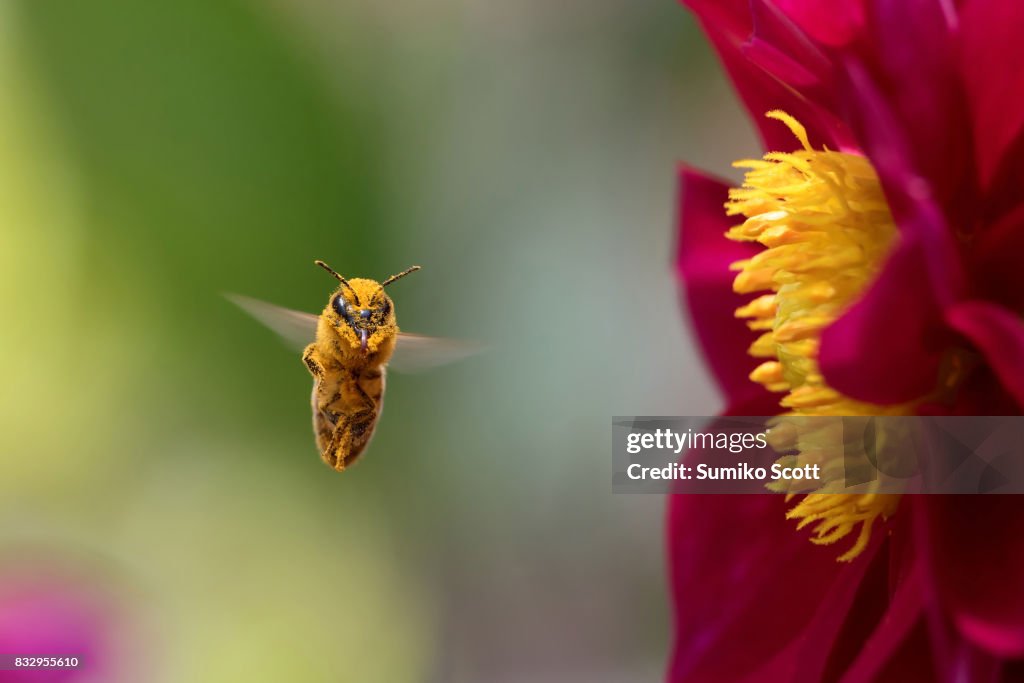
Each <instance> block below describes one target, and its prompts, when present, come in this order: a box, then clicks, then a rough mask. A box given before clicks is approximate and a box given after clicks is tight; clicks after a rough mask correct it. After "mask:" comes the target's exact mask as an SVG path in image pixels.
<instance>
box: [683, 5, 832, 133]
mask: <svg viewBox="0 0 1024 683" xmlns="http://www.w3.org/2000/svg"><path fill="white" fill-rule="evenodd" d="M684 3H685V4H686V5H688V6H689V7H690V8H691V9H692V10H693V11H694V13H695V14H696V15H697V17H698V19H699V20H700V23H701V26H702V28H703V29H704V32H705V33H706V34H707V35H708V38H709V39H710V40H711V43H712V44H713V45H714V46H715V49H716V50H717V52H718V56H719V58H720V59H721V60H722V64H723V65H724V66H725V70H726V72H728V74H729V78H730V79H731V80H732V82H733V86H734V87H735V88H736V91H737V94H738V95H739V97H740V99H741V100H742V101H743V103H744V105H745V106H746V109H747V111H748V112H750V115H751V118H752V119H753V123H754V125H755V126H756V127H757V129H758V132H759V133H760V135H761V139H762V140H763V142H764V146H765V149H767V150H774V151H791V150H793V149H795V148H796V144H795V141H794V139H793V135H792V134H791V133H790V132H789V130H788V129H787V128H786V127H785V126H780V125H779V124H778V122H776V121H771V120H769V119H767V118H765V116H764V114H765V113H766V112H769V111H771V110H773V109H783V110H785V111H787V112H789V113H790V114H792V115H793V116H795V117H796V118H797V119H799V120H800V121H801V122H802V123H803V124H804V125H805V126H806V127H807V130H808V133H809V135H810V136H811V141H812V143H813V144H816V145H820V144H826V145H829V146H830V147H832V148H833V149H838V148H840V147H847V146H848V144H847V143H848V141H849V137H848V134H846V133H845V132H844V131H843V130H842V127H841V126H840V124H839V123H838V121H837V119H836V118H835V117H834V116H832V115H830V114H829V112H827V111H826V110H825V109H823V108H822V107H821V106H820V105H819V104H816V103H814V102H811V101H809V100H808V99H807V98H806V97H804V95H802V94H800V93H798V92H797V91H796V90H794V89H793V88H792V87H791V85H790V84H786V83H784V82H783V80H779V79H780V78H783V79H784V77H785V76H786V75H787V74H786V73H784V74H781V75H776V74H772V73H769V72H768V71H766V70H765V67H767V68H771V67H772V66H773V64H772V63H771V61H770V59H771V58H773V57H774V56H778V55H779V52H778V48H779V47H780V46H778V45H776V46H774V47H775V48H776V51H775V52H773V51H771V50H768V52H767V55H766V57H765V59H766V61H765V62H764V63H763V64H761V65H758V64H755V63H754V62H752V61H751V60H750V59H749V58H748V57H747V55H746V54H744V49H745V46H746V45H747V43H748V40H749V39H750V38H751V35H752V32H753V30H754V23H753V17H752V15H751V11H750V6H749V5H748V3H747V2H745V1H744V2H737V1H736V0H729V1H727V2H722V1H721V0H684ZM760 49H761V48H760V47H759V46H758V45H757V44H755V45H754V51H755V54H758V55H759V56H760V54H761V53H760V52H759V50H760ZM801 54H804V53H801ZM788 57H789V58H790V60H792V59H794V58H795V56H794V55H788ZM776 65H777V64H776ZM805 66H807V65H806V64H805ZM788 75H790V76H792V72H788Z"/></svg>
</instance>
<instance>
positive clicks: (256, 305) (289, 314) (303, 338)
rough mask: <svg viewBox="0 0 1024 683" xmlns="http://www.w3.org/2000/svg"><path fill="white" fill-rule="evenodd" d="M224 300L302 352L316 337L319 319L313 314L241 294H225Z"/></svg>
mask: <svg viewBox="0 0 1024 683" xmlns="http://www.w3.org/2000/svg"><path fill="white" fill-rule="evenodd" d="M224 298H226V299H227V300H228V301H230V302H231V303H233V304H235V305H236V306H238V307H239V308H241V309H242V310H243V311H245V312H246V313H248V314H249V315H251V316H252V317H254V318H256V320H258V321H260V322H261V323H263V324H264V325H266V326H267V327H269V328H270V329H271V330H273V331H274V332H277V334H278V335H279V336H280V337H281V339H283V340H284V342H285V343H286V344H287V345H288V346H291V347H294V348H296V349H298V350H300V351H301V350H302V349H304V348H306V345H307V344H309V343H310V342H311V341H313V339H314V338H315V337H316V325H317V321H318V320H319V318H318V316H315V315H313V314H312V313H303V312H302V311H293V310H291V309H289V308H283V307H281V306H275V305H274V304H268V303H267V302H266V301H259V300H258V299H250V298H249V297H247V296H242V295H241V294H231V293H225V294H224Z"/></svg>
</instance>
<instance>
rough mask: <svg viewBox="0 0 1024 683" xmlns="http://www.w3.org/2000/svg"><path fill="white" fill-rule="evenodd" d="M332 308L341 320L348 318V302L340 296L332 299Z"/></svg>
mask: <svg viewBox="0 0 1024 683" xmlns="http://www.w3.org/2000/svg"><path fill="white" fill-rule="evenodd" d="M331 305H332V306H333V307H334V312H335V313H337V314H338V315H340V316H341V317H342V318H348V302H347V301H345V297H343V296H342V295H341V294H339V295H338V296H336V297H334V301H333V302H331Z"/></svg>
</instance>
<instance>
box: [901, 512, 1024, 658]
mask: <svg viewBox="0 0 1024 683" xmlns="http://www.w3.org/2000/svg"><path fill="white" fill-rule="evenodd" d="M922 499H923V500H922V501H921V504H922V505H923V507H924V509H925V511H926V513H927V516H926V523H927V525H926V527H925V532H926V534H927V539H926V541H927V546H928V549H929V552H930V558H929V559H930V561H931V568H932V571H933V572H934V574H935V577H936V586H937V590H938V591H939V597H940V598H941V599H942V601H943V604H944V605H945V607H946V610H947V611H948V613H949V614H950V616H951V618H952V619H953V621H954V623H955V624H956V626H957V628H958V629H959V630H960V632H961V633H962V634H963V635H964V637H966V638H967V639H969V640H970V641H972V642H973V643H975V644H976V645H977V646H978V647H980V648H982V649H984V650H986V651H988V652H990V653H994V654H996V655H1000V656H1002V657H1005V658H1016V657H1021V656H1024V582H1022V579H1021V577H1024V507H1022V506H1021V498H1020V497H1018V496H1001V495H975V496H922Z"/></svg>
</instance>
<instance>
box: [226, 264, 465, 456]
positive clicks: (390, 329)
mask: <svg viewBox="0 0 1024 683" xmlns="http://www.w3.org/2000/svg"><path fill="white" fill-rule="evenodd" d="M315 263H316V265H318V266H320V267H321V268H323V269H324V270H326V271H327V272H328V273H330V274H331V275H332V276H334V278H335V279H336V280H337V281H338V287H337V288H336V289H335V290H334V291H333V292H332V293H331V295H330V297H329V298H328V299H327V304H326V306H324V309H323V311H322V312H321V313H320V315H319V316H317V315H313V314H310V313H302V312H299V311H292V310H289V309H286V308H281V307H279V306H275V305H273V304H268V303H265V302H262V301H257V300H255V299H250V298H248V297H243V296H239V295H235V294H230V295H227V296H228V298H229V299H230V300H231V301H233V302H234V303H235V304H237V305H238V306H240V307H241V308H242V309H243V310H245V311H246V312H248V313H249V314H250V315H252V316H253V317H254V318H256V319H257V320H259V321H260V322H262V323H263V324H265V325H267V326H268V327H270V328H271V329H273V330H274V331H276V332H277V333H278V334H280V335H281V336H282V337H283V338H284V339H285V340H286V341H290V342H293V343H295V344H297V345H302V346H304V350H303V353H302V361H303V363H304V364H305V365H306V368H307V369H308V370H309V372H310V374H311V375H312V376H313V395H312V400H311V403H312V409H313V433H314V435H315V437H316V444H317V448H318V449H319V451H320V457H321V458H322V459H323V461H324V462H325V463H327V464H328V465H329V466H331V467H332V468H334V469H335V470H337V471H339V472H340V471H342V470H344V469H345V468H347V467H348V466H349V465H351V464H352V463H354V462H355V461H356V460H357V459H358V458H359V457H360V456H361V455H362V454H363V452H364V451H365V450H366V447H367V445H368V444H369V443H370V439H371V438H372V437H373V433H374V430H375V428H376V426H377V421H378V419H379V418H380V414H381V410H382V408H383V401H384V387H385V376H386V372H387V368H388V366H389V364H391V362H392V359H394V361H395V363H394V365H395V366H396V369H400V370H402V369H404V370H407V371H413V370H417V369H425V368H427V367H431V366H435V365H440V364H444V363H447V362H451V361H454V360H458V359H459V358H462V357H464V356H467V355H469V354H470V353H472V352H473V351H474V350H475V349H474V348H473V346H472V345H470V344H466V343H463V342H457V341H453V340H448V339H437V338H434V337H426V336H422V335H414V334H406V333H402V332H399V329H398V323H397V320H396V317H395V305H394V302H393V301H392V300H391V297H390V296H388V295H387V293H386V292H385V288H386V287H387V286H388V285H390V284H392V283H393V282H395V281H397V280H399V279H401V278H403V277H405V276H406V275H409V274H410V273H414V272H416V271H417V270H419V269H420V267H419V266H412V267H411V268H407V269H406V270H404V271H402V272H401V273H398V274H397V275H392V276H391V277H389V278H387V279H386V280H384V281H383V282H377V281H376V280H370V279H366V278H351V279H346V278H344V277H342V276H341V275H340V274H339V273H337V272H336V271H335V270H334V269H332V268H331V267H330V266H328V265H327V264H326V263H324V262H323V261H315ZM310 340H312V341H310ZM307 342H308V343H307Z"/></svg>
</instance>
